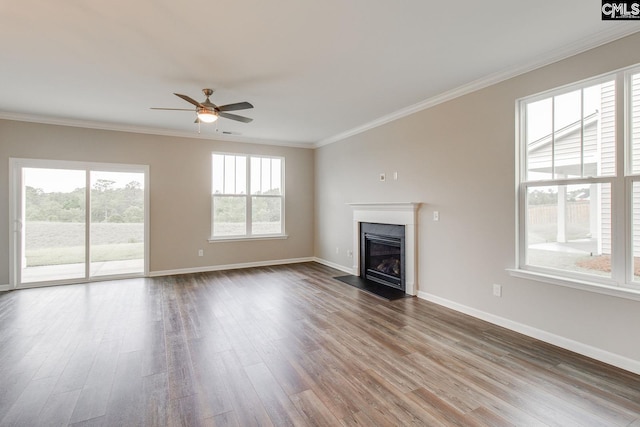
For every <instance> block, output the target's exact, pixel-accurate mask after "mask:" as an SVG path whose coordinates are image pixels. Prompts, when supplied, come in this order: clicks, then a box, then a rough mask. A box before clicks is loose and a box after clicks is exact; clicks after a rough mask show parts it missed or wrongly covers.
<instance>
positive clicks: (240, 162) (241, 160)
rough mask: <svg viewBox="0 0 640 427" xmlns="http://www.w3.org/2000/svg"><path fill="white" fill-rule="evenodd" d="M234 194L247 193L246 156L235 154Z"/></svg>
mask: <svg viewBox="0 0 640 427" xmlns="http://www.w3.org/2000/svg"><path fill="white" fill-rule="evenodd" d="M234 194H247V158H246V157H245V156H236V191H235V193H234Z"/></svg>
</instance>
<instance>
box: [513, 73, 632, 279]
mask: <svg viewBox="0 0 640 427" xmlns="http://www.w3.org/2000/svg"><path fill="white" fill-rule="evenodd" d="M623 102H626V103H627V105H625V104H624V103H623ZM622 129H625V132H621V130H622ZM518 138H519V149H520V156H519V157H520V159H519V162H520V168H519V177H518V178H519V181H518V192H519V194H518V213H519V214H518V229H519V236H518V238H519V244H518V264H519V266H518V267H519V270H521V271H522V270H527V271H529V272H532V273H534V274H535V273H540V274H545V275H548V276H553V277H557V278H565V279H569V280H572V281H576V282H580V283H595V284H601V285H607V286H617V287H623V288H626V289H628V288H634V289H635V288H637V289H640V286H639V285H640V69H638V68H635V69H628V70H621V71H619V72H615V73H611V74H609V75H606V76H602V77H599V78H596V79H592V80H589V81H586V82H581V83H578V84H575V85H571V86H568V87H564V88H560V89H556V90H552V91H550V92H547V93H544V94H541V95H536V96H532V97H528V98H525V99H522V100H519V101H518Z"/></svg>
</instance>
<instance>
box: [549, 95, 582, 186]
mask: <svg viewBox="0 0 640 427" xmlns="http://www.w3.org/2000/svg"><path fill="white" fill-rule="evenodd" d="M553 102H554V105H553V132H554V133H553V145H554V146H553V156H554V160H555V161H554V173H555V175H554V178H555V179H562V178H575V177H580V176H582V130H581V120H580V116H581V114H580V113H581V110H582V107H581V105H582V96H581V91H579V90H577V91H573V92H569V93H565V94H564V95H560V96H556V97H555V98H554V101H553Z"/></svg>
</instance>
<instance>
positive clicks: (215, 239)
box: [208, 234, 289, 243]
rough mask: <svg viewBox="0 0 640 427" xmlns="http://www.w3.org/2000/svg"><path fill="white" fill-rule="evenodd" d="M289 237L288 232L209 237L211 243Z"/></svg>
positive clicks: (284, 238) (283, 238)
mask: <svg viewBox="0 0 640 427" xmlns="http://www.w3.org/2000/svg"><path fill="white" fill-rule="evenodd" d="M288 238H289V235H288V234H277V235H274V236H265V235H262V236H237V237H209V239H208V242H209V243H224V242H243V241H247V240H286V239H288Z"/></svg>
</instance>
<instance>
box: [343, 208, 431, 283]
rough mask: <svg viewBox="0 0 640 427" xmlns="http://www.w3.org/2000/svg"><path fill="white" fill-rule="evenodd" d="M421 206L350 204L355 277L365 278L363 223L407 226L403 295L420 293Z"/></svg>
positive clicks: (405, 230)
mask: <svg viewBox="0 0 640 427" xmlns="http://www.w3.org/2000/svg"><path fill="white" fill-rule="evenodd" d="M421 205H422V203H416V202H391V203H349V206H351V208H352V209H353V274H354V275H356V276H362V274H361V272H362V269H363V268H364V267H363V266H362V261H361V256H360V246H361V244H362V243H361V233H360V230H361V225H362V223H374V224H393V225H402V226H404V271H403V276H404V291H405V293H406V294H409V295H417V293H418V262H417V252H418V247H417V233H418V210H419V209H420V207H421Z"/></svg>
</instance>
